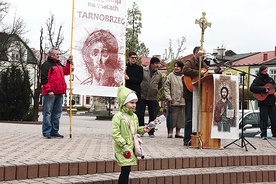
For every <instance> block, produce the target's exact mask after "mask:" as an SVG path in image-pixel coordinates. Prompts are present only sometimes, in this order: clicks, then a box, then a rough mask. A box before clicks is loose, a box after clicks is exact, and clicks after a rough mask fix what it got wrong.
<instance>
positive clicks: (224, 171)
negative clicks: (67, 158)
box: [2, 165, 276, 184]
mask: <svg viewBox="0 0 276 184" xmlns="http://www.w3.org/2000/svg"><path fill="white" fill-rule="evenodd" d="M118 177H119V172H113V173H100V174H87V175H73V176H59V177H46V178H36V179H25V180H13V181H5V182H2V183H3V184H9V183H13V184H17V183H18V184H19V183H20V184H25V183H46V184H47V183H48V184H65V183H66V184H68V183H72V184H79V183H94V184H115V183H116V184H117V182H118ZM275 181H276V166H275V165H259V166H228V167H208V168H186V169H163V170H145V171H131V173H130V182H129V183H130V184H185V183H189V184H193V183H195V184H222V183H223V184H227V183H229V184H230V183H231V184H232V183H263V182H266V183H275Z"/></svg>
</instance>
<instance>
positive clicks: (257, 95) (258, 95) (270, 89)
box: [253, 83, 276, 101]
mask: <svg viewBox="0 0 276 184" xmlns="http://www.w3.org/2000/svg"><path fill="white" fill-rule="evenodd" d="M260 87H261V88H267V89H268V92H267V93H253V96H254V97H255V98H256V99H257V100H258V101H264V100H265V99H266V98H267V96H268V95H271V94H274V93H275V87H276V84H275V85H272V84H270V83H267V84H266V85H264V86H260Z"/></svg>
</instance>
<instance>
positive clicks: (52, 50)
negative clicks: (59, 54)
mask: <svg viewBox="0 0 276 184" xmlns="http://www.w3.org/2000/svg"><path fill="white" fill-rule="evenodd" d="M55 51H59V49H57V48H54V47H53V48H51V49H50V50H49V52H48V55H49V56H51V55H52V54H53V53H54V52H55Z"/></svg>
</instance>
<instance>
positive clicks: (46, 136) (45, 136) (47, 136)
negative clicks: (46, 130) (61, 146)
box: [43, 135, 51, 139]
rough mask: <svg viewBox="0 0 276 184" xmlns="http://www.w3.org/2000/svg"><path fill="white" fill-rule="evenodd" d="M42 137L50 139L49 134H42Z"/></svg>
mask: <svg viewBox="0 0 276 184" xmlns="http://www.w3.org/2000/svg"><path fill="white" fill-rule="evenodd" d="M43 137H44V139H51V136H50V135H44V136H43Z"/></svg>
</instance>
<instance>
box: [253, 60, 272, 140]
mask: <svg viewBox="0 0 276 184" xmlns="http://www.w3.org/2000/svg"><path fill="white" fill-rule="evenodd" d="M268 86H275V81H274V80H273V79H272V78H271V77H270V76H269V75H268V69H267V66H265V65H262V66H260V68H259V72H258V74H257V77H256V78H255V79H254V80H253V82H252V84H251V86H250V91H251V92H253V93H254V96H255V97H256V98H257V97H258V95H259V96H266V98H263V99H258V98H257V100H258V107H259V109H260V129H261V137H262V139H264V140H265V139H266V138H267V122H268V117H269V119H270V120H271V132H272V139H276V107H275V96H276V93H275V89H274V88H273V87H272V88H271V87H268ZM271 92H272V93H271Z"/></svg>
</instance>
